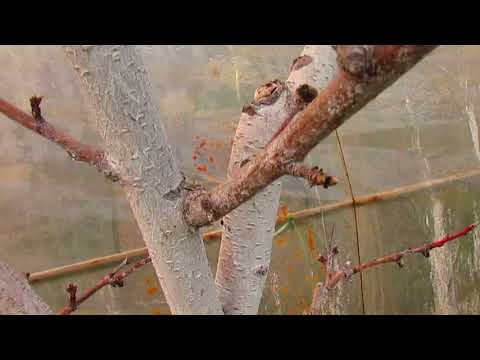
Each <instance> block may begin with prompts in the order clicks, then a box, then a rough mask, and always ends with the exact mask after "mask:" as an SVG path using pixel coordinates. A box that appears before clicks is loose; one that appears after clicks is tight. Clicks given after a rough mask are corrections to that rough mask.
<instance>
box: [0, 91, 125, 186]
mask: <svg viewBox="0 0 480 360" xmlns="http://www.w3.org/2000/svg"><path fill="white" fill-rule="evenodd" d="M41 102H42V97H37V96H33V97H31V98H30V105H31V111H32V115H33V116H31V115H28V114H27V113H25V112H23V111H22V110H20V109H19V108H17V107H16V106H14V105H12V104H10V103H9V102H7V101H6V100H4V99H2V98H0V112H1V113H2V114H4V115H5V116H6V117H8V118H9V119H11V120H13V121H15V122H17V123H18V124H20V125H22V126H23V127H25V128H27V129H30V130H32V131H33V132H35V133H37V134H38V135H40V136H42V137H44V138H45V139H47V140H50V141H51V142H53V143H55V144H57V145H58V146H60V147H61V148H63V149H64V150H65V151H66V152H67V153H68V155H69V156H70V158H72V160H75V161H82V162H85V163H87V164H90V165H94V166H95V167H96V168H97V169H98V170H99V171H101V172H103V173H104V174H105V175H106V176H107V177H108V178H110V179H111V180H113V181H116V180H118V178H117V176H116V175H115V173H114V172H113V170H112V169H111V166H110V164H109V162H108V160H107V159H106V157H105V153H104V152H103V151H101V150H98V149H95V148H94V147H92V146H90V145H87V144H83V143H82V142H80V141H78V140H77V139H75V138H73V137H72V136H70V135H68V134H67V133H65V132H63V131H62V130H60V129H58V128H56V127H55V126H54V125H52V124H51V123H49V122H48V121H46V120H45V119H44V118H43V116H42V113H41V109H40V104H41Z"/></svg>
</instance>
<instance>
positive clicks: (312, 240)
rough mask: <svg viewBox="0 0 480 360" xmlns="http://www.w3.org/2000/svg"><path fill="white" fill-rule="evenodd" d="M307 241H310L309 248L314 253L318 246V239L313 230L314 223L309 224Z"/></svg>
mask: <svg viewBox="0 0 480 360" xmlns="http://www.w3.org/2000/svg"><path fill="white" fill-rule="evenodd" d="M307 242H308V248H309V249H310V252H311V253H314V252H315V248H316V239H315V232H314V231H313V225H312V224H308V225H307Z"/></svg>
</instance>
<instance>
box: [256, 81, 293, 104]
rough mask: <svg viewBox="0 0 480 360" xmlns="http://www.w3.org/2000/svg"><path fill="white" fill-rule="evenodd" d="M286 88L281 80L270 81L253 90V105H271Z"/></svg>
mask: <svg viewBox="0 0 480 360" xmlns="http://www.w3.org/2000/svg"><path fill="white" fill-rule="evenodd" d="M286 89H287V85H286V84H285V83H284V82H283V81H281V80H273V81H270V82H268V83H266V84H265V85H262V86H260V87H258V88H257V89H256V90H255V95H254V100H253V105H272V104H274V103H275V102H276V101H277V100H278V98H279V97H280V95H281V94H282V92H283V91H285V90H286Z"/></svg>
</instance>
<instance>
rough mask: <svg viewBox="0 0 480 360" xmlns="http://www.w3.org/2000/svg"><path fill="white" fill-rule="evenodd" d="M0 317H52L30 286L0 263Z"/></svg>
mask: <svg viewBox="0 0 480 360" xmlns="http://www.w3.org/2000/svg"><path fill="white" fill-rule="evenodd" d="M0 315H53V313H52V311H51V310H50V308H49V307H48V305H47V304H45V303H44V302H43V300H42V299H40V297H39V296H38V295H37V294H36V293H35V292H34V291H33V290H32V288H31V287H30V285H28V283H27V282H26V281H25V280H24V279H22V278H21V277H20V276H18V275H16V274H15V273H14V272H13V271H12V270H11V269H10V268H9V267H8V266H7V264H5V263H3V262H2V261H0Z"/></svg>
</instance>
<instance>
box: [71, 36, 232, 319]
mask: <svg viewBox="0 0 480 360" xmlns="http://www.w3.org/2000/svg"><path fill="white" fill-rule="evenodd" d="M65 52H66V54H67V57H68V59H69V60H70V61H71V63H72V65H73V67H74V68H75V70H76V71H77V73H78V75H79V77H80V79H81V82H82V88H83V89H85V90H86V96H87V98H88V100H89V103H90V104H91V107H92V110H93V115H94V117H95V119H96V121H97V127H98V129H99V131H100V134H101V136H102V137H103V139H104V140H105V153H106V158H107V159H108V161H109V162H110V164H112V166H113V167H114V170H115V171H116V173H117V174H118V175H119V177H120V184H121V185H122V186H123V188H124V191H125V193H126V196H127V199H128V201H129V202H130V206H131V208H132V211H133V214H134V216H135V219H136V221H137V223H138V225H139V228H140V231H141V233H142V236H143V239H144V241H145V243H146V245H147V248H148V251H149V254H150V256H151V258H152V263H153V265H154V268H155V271H156V274H157V276H158V278H159V281H160V284H161V286H162V290H163V292H164V294H165V297H166V300H167V302H168V304H169V306H170V310H171V312H172V313H173V314H222V313H223V312H222V308H221V305H220V302H219V301H218V299H217V296H216V290H215V285H214V281H213V276H212V274H211V271H210V268H209V265H208V261H207V256H206V252H205V248H204V245H203V241H202V238H201V235H200V233H199V232H198V231H197V230H194V229H192V228H191V227H190V226H188V225H187V224H186V223H185V222H184V221H183V207H182V203H183V198H184V197H185V192H186V191H187V190H185V189H184V187H183V185H184V177H183V175H182V174H181V172H180V170H179V168H178V165H177V162H176V160H175V158H174V156H173V153H172V150H171V147H170V146H169V143H168V141H167V136H166V133H165V129H164V125H163V123H162V121H161V119H160V115H159V114H160V113H159V111H158V109H157V106H156V105H155V102H154V100H153V98H152V90H151V84H150V82H149V80H148V76H147V74H146V70H145V68H144V65H143V61H142V59H141V56H140V54H139V52H138V50H137V49H136V48H135V47H134V46H119V45H116V46H96V45H83V46H80V45H78V46H77V45H75V46H65Z"/></svg>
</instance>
